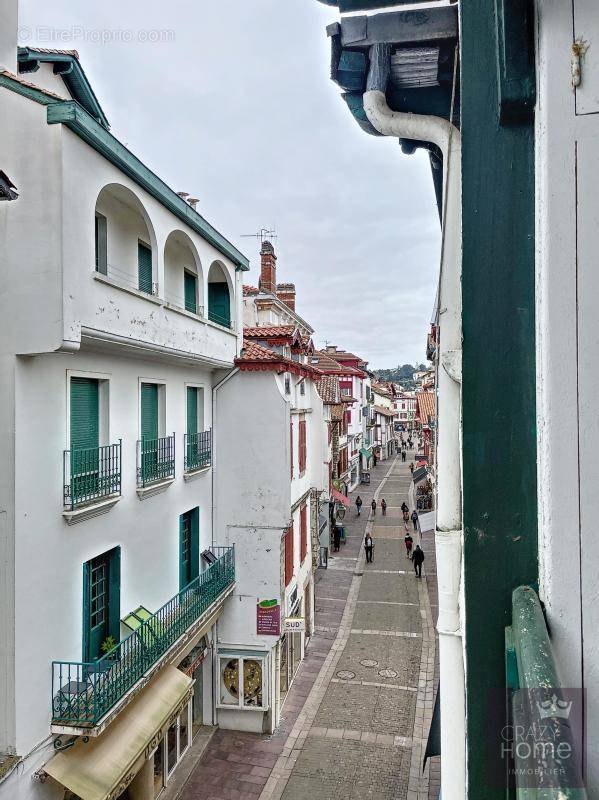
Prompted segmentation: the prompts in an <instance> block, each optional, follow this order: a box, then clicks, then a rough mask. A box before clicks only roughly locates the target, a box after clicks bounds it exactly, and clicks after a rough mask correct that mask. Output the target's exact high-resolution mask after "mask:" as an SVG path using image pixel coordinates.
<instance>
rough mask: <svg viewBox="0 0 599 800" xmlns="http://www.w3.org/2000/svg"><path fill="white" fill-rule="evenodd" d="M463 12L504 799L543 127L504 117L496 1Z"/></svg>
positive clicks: (469, 456)
mask: <svg viewBox="0 0 599 800" xmlns="http://www.w3.org/2000/svg"><path fill="white" fill-rule="evenodd" d="M520 4H521V0H513V2H512V3H510V9H511V11H513V12H517V11H518V7H519V6H520ZM506 5H507V4H506ZM460 13H461V26H460V34H461V64H460V67H461V131H462V176H463V178H462V180H463V184H462V215H463V222H462V230H463V264H462V293H463V338H464V342H463V379H462V380H463V384H462V392H463V476H464V487H463V490H464V491H463V494H464V563H465V574H464V580H465V598H466V661H467V665H466V666H467V676H468V678H467V680H468V683H467V696H466V702H467V715H468V716H467V718H468V798H469V800H495V798H497V800H499V798H502V800H504V798H505V789H502V788H499V787H497V788H495V787H494V786H493V785H492V784H490V776H491V775H493V774H497V772H498V764H497V763H496V764H493V763H490V759H491V761H492V760H493V759H494V757H495V756H494V754H493V753H492V752H490V751H488V750H487V747H486V742H487V741H488V736H487V727H488V713H489V705H488V704H489V702H490V699H491V695H492V692H493V691H496V690H497V689H499V688H501V687H503V686H505V663H504V648H505V642H504V630H505V627H506V626H507V625H509V624H510V621H511V620H510V618H511V599H512V598H511V595H512V590H513V589H514V588H516V587H517V586H519V585H533V586H534V585H536V582H537V573H538V567H537V558H538V557H537V487H536V478H537V475H536V414H535V295H534V259H535V245H534V229H535V228H534V219H535V217H534V129H533V124H532V120H531V119H525V120H524V121H522V122H521V123H520V124H504V125H500V124H499V115H500V89H499V84H498V52H497V46H498V43H497V30H496V25H495V8H494V3H492V2H489V0H462V2H461V4H460ZM496 756H497V759H499V758H500V753H499V752H497V754H496ZM499 774H501V769H499Z"/></svg>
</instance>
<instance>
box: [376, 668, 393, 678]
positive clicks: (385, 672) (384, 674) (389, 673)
mask: <svg viewBox="0 0 599 800" xmlns="http://www.w3.org/2000/svg"><path fill="white" fill-rule="evenodd" d="M379 675H380V676H381V678H397V672H396V671H395V670H394V669H379Z"/></svg>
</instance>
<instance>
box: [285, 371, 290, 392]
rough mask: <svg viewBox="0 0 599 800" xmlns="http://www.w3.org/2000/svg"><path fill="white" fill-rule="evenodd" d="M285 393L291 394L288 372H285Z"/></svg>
mask: <svg viewBox="0 0 599 800" xmlns="http://www.w3.org/2000/svg"><path fill="white" fill-rule="evenodd" d="M285 394H291V378H290V376H289V373H285Z"/></svg>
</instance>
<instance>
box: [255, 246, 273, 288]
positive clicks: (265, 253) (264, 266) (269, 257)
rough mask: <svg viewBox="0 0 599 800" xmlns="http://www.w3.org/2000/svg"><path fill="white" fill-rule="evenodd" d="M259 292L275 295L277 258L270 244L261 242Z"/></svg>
mask: <svg viewBox="0 0 599 800" xmlns="http://www.w3.org/2000/svg"><path fill="white" fill-rule="evenodd" d="M258 286H259V287H260V290H261V291H263V292H270V293H271V294H275V293H276V291H277V257H276V255H275V249H274V247H273V246H272V244H271V243H270V242H267V241H264V242H262V247H261V249H260V281H259V282H258Z"/></svg>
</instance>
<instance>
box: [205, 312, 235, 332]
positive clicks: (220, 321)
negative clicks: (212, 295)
mask: <svg viewBox="0 0 599 800" xmlns="http://www.w3.org/2000/svg"><path fill="white" fill-rule="evenodd" d="M208 319H209V320H210V322H216V324H217V325H222V326H223V328H232V327H233V326H232V325H231V319H230V317H223V316H221V315H220V314H218V313H217V312H216V311H213V310H212V309H211V308H210V307H208Z"/></svg>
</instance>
